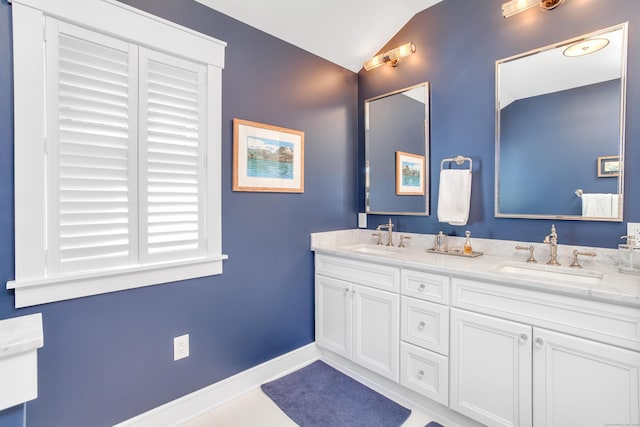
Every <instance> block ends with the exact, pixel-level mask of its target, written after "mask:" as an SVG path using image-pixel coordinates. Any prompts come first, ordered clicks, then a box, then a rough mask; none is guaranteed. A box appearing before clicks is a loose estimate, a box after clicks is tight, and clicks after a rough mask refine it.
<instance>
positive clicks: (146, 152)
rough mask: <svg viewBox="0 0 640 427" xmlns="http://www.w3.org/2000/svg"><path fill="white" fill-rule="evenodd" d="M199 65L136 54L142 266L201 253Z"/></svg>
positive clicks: (202, 182)
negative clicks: (143, 263) (137, 55)
mask: <svg viewBox="0 0 640 427" xmlns="http://www.w3.org/2000/svg"><path fill="white" fill-rule="evenodd" d="M205 73H206V67H205V66H204V65H200V64H195V63H191V62H188V61H184V60H181V59H178V58H175V57H171V56H168V55H164V54H161V53H158V52H155V51H151V50H147V49H142V48H141V49H140V76H141V78H140V82H141V83H140V165H141V167H140V181H141V184H140V228H141V230H142V231H143V233H141V237H140V238H141V241H140V247H141V256H142V257H143V260H144V261H145V262H155V261H159V260H166V259H180V258H193V257H197V256H202V255H204V253H205V239H204V236H205V235H204V228H205V227H204V218H205V216H204V213H205V212H204V211H205V185H206V180H205V167H204V163H205V159H206V150H205V149H206V120H205V117H206V108H205V105H206V104H205V101H206V98H205V95H206V88H205Z"/></svg>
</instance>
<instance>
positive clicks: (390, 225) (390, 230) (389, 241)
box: [376, 218, 393, 246]
mask: <svg viewBox="0 0 640 427" xmlns="http://www.w3.org/2000/svg"><path fill="white" fill-rule="evenodd" d="M383 228H386V229H387V230H388V237H387V246H393V222H391V218H389V223H388V224H381V225H379V226H378V227H377V228H376V230H378V231H380V230H382V229H383Z"/></svg>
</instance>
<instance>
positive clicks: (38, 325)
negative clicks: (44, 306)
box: [0, 313, 44, 359]
mask: <svg viewBox="0 0 640 427" xmlns="http://www.w3.org/2000/svg"><path fill="white" fill-rule="evenodd" d="M43 345H44V338H43V333H42V314H41V313H37V314H30V315H28V316H20V317H13V318H10V319H5V320H0V359H2V358H5V357H9V356H11V355H14V354H18V353H23V352H25V351H30V350H35V349H37V348H40V347H42V346H43Z"/></svg>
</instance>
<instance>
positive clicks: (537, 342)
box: [536, 337, 544, 345]
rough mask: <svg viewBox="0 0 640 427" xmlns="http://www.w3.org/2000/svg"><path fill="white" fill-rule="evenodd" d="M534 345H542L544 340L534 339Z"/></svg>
mask: <svg viewBox="0 0 640 427" xmlns="http://www.w3.org/2000/svg"><path fill="white" fill-rule="evenodd" d="M536 344H537V345H543V344H544V340H543V339H542V338H539V337H538V338H536Z"/></svg>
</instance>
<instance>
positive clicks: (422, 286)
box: [418, 283, 427, 292]
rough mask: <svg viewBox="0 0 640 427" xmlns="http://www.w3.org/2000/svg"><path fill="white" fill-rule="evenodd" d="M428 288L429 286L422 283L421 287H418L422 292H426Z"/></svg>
mask: <svg viewBox="0 0 640 427" xmlns="http://www.w3.org/2000/svg"><path fill="white" fill-rule="evenodd" d="M426 288H427V285H425V284H424V283H420V286H418V290H419V291H420V292H422V291H424V290H425V289H426Z"/></svg>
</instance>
